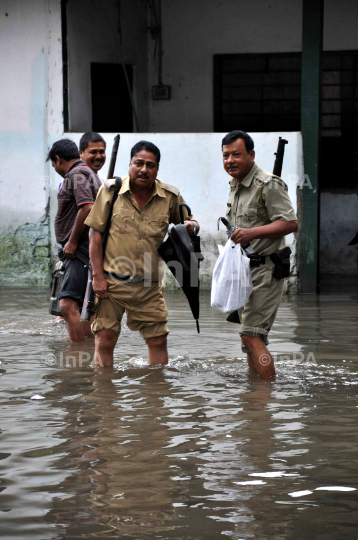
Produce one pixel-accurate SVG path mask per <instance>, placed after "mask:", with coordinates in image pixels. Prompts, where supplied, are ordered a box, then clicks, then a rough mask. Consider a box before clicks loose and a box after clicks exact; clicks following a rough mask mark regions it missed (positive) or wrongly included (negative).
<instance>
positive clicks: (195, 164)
mask: <svg viewBox="0 0 358 540" xmlns="http://www.w3.org/2000/svg"><path fill="white" fill-rule="evenodd" d="M114 135H115V134H108V133H107V134H105V135H104V138H105V140H106V142H107V148H108V152H107V156H108V157H107V163H106V165H105V166H104V168H103V169H102V171H101V173H103V174H104V177H107V168H108V165H109V156H110V152H111V148H112V144H113V138H114ZM280 135H283V136H284V137H286V138H287V139H288V140H289V144H288V145H287V146H286V154H285V160H284V166H283V171H282V177H283V178H284V180H285V181H286V183H287V184H288V187H289V195H290V198H291V200H292V203H293V205H294V207H295V210H296V209H297V206H296V186H297V183H298V179H299V178H301V177H302V139H301V135H300V133H293V132H290V133H283V134H281V133H280ZM67 136H68V137H69V138H71V139H72V140H74V141H75V142H76V143H78V142H79V139H80V137H81V134H78V133H70V134H67ZM222 137H223V134H221V133H170V134H163V133H141V134H133V133H126V134H124V135H122V137H121V143H120V147H119V152H118V158H117V165H116V170H115V174H116V175H117V176H124V175H126V174H127V172H128V164H129V156H130V149H131V148H132V146H133V145H134V144H135V143H136V142H138V140H140V139H146V140H149V141H151V142H153V143H154V144H156V145H157V146H158V147H159V148H160V151H161V153H162V158H161V163H160V168H159V174H158V177H159V179H160V180H162V181H163V182H168V183H169V184H174V185H175V186H177V187H178V188H179V189H180V191H181V193H182V195H183V197H184V198H185V200H186V201H187V203H188V204H189V205H190V207H191V209H192V212H193V214H194V216H195V217H196V218H197V220H198V221H199V223H200V226H201V232H200V237H201V239H202V250H203V253H204V256H205V261H204V263H203V265H202V270H201V277H202V283H203V286H207V287H208V286H210V283H211V272H212V268H213V264H214V263H215V261H216V259H217V256H218V250H217V244H218V243H223V242H226V235H225V234H224V232H223V227H222V228H221V231H222V232H221V233H218V231H217V220H218V218H219V217H220V216H222V215H225V211H226V203H227V198H228V192H229V188H228V181H229V178H230V177H229V176H228V175H227V174H226V172H225V171H224V169H223V166H222V157H221V140H222ZM254 140H255V148H256V157H257V163H258V165H260V167H262V168H264V169H267V170H269V171H271V170H272V168H273V163H274V152H275V151H276V148H277V141H278V134H277V133H255V136H254ZM50 178H51V230H52V240H53V242H52V245H53V251H54V252H55V249H56V242H55V237H54V228H53V220H54V216H55V213H56V206H57V201H56V195H57V189H58V184H59V182H60V181H61V178H60V176H59V175H57V174H56V173H55V171H53V170H52V171H51V173H50ZM287 240H288V243H291V242H292V241H293V235H290V236H289V237H288V238H287Z"/></svg>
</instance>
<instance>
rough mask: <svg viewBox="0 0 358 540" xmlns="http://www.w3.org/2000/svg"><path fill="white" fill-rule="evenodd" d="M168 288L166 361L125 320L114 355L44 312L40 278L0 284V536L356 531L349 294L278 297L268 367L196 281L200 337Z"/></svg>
mask: <svg viewBox="0 0 358 540" xmlns="http://www.w3.org/2000/svg"><path fill="white" fill-rule="evenodd" d="M166 298H167V303H168V308H169V319H170V328H171V334H170V336H169V355H170V362H169V365H168V366H167V367H165V368H164V369H163V368H148V367H147V360H146V346H145V345H144V344H143V342H142V340H141V338H140V336H139V335H138V334H136V333H132V332H130V331H129V330H128V329H127V328H126V327H125V328H124V330H123V332H122V336H121V338H120V342H119V344H118V345H117V347H116V350H115V366H114V368H113V370H112V369H97V368H94V366H93V363H92V356H93V340H91V339H88V340H87V341H86V343H85V344H81V345H77V346H74V345H71V344H70V343H69V341H68V338H67V334H66V330H65V328H64V326H63V325H62V324H58V325H55V326H48V325H44V324H43V323H45V322H47V321H50V320H51V319H52V317H51V316H50V315H48V313H47V306H48V291H43V290H36V291H35V292H33V293H30V292H29V290H28V289H23V290H21V289H16V290H15V289H14V290H10V289H8V290H3V291H2V292H1V293H0V302H1V304H0V305H1V314H0V315H1V322H0V339H1V361H2V364H1V366H0V385H1V397H0V401H1V423H0V427H1V435H0V460H1V461H0V467H1V477H0V491H1V493H0V510H1V511H0V536H1V537H2V538H5V539H7V540H10V539H15V538H16V539H21V540H25V539H39V540H47V539H66V540H67V539H72V538H73V539H74V538H81V539H92V538H94V539H106V538H123V539H127V538H128V539H143V540H146V539H148V540H149V539H150V540H151V539H193V540H194V539H195V540H197V539H218V538H232V539H238V540H239V539H251V538H254V539H260V540H261V539H274V540H281V539H282V540H286V539H320V540H321V539H324V540H332V539H334V540H336V539H343V538H344V539H353V538H357V536H358V529H357V526H358V491H357V488H358V478H357V450H358V431H357V427H356V426H357V412H358V396H357V394H358V333H357V322H358V305H357V304H358V303H357V297H350V296H339V295H335V296H322V295H321V296H319V297H316V296H306V297H304V296H301V297H298V299H296V298H288V299H287V298H285V299H284V301H283V303H282V305H281V307H280V310H279V314H278V317H277V320H276V323H275V326H274V328H273V331H272V335H271V341H270V346H269V348H270V350H271V351H272V352H274V353H275V359H276V362H275V363H276V369H277V378H276V380H274V381H262V380H260V379H258V378H257V376H256V375H253V374H249V373H248V371H247V368H246V361H245V360H244V355H243V353H242V352H241V348H240V345H239V339H238V332H237V329H238V328H237V326H236V325H234V324H230V323H226V322H225V316H224V315H222V314H220V313H218V312H216V311H214V310H213V309H211V308H210V305H209V304H210V297H209V294H208V292H206V291H203V293H202V295H201V334H200V335H199V336H198V335H197V334H196V329H195V324H194V321H193V319H192V317H191V315H190V313H189V311H188V308H187V304H186V302H185V301H184V299H183V295H182V293H181V291H169V292H168V293H167V294H166Z"/></svg>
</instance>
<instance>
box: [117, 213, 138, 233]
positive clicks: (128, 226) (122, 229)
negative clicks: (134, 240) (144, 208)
mask: <svg viewBox="0 0 358 540" xmlns="http://www.w3.org/2000/svg"><path fill="white" fill-rule="evenodd" d="M134 216H135V210H126V209H125V208H123V209H122V208H121V209H120V211H119V212H117V213H115V214H113V217H112V225H113V227H114V229H115V230H116V231H117V232H118V233H120V234H129V233H131V232H132V231H133V228H134Z"/></svg>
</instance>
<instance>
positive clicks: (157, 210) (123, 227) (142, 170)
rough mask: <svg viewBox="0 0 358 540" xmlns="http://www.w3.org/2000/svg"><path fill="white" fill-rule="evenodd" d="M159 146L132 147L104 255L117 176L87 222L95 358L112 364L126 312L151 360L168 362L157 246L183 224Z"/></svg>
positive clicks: (195, 226) (104, 189) (101, 194)
mask: <svg viewBox="0 0 358 540" xmlns="http://www.w3.org/2000/svg"><path fill="white" fill-rule="evenodd" d="M159 161H160V151H159V149H158V148H157V147H156V146H155V145H154V144H152V143H150V142H148V141H140V142H139V143H137V144H136V145H135V146H134V147H133V148H132V150H131V160H130V162H129V176H126V177H125V178H123V179H122V187H121V189H120V191H119V194H118V198H117V200H116V202H115V204H114V207H113V214H112V220H111V226H110V229H109V236H108V241H107V246H106V252H105V258H104V261H103V255H102V233H104V231H105V229H106V223H107V218H108V213H109V208H110V204H111V201H112V198H113V193H114V191H115V180H107V181H106V182H105V183H104V185H103V186H102V187H101V188H100V190H99V192H98V196H97V199H96V202H95V204H94V205H93V208H92V210H91V213H90V214H89V216H88V218H87V220H86V225H88V226H89V227H91V229H92V230H91V234H90V257H91V263H92V269H93V290H94V292H95V294H96V297H97V299H98V300H97V310H96V318H95V321H94V323H93V324H92V331H93V333H94V334H95V343H96V353H95V362H96V364H97V365H101V366H111V365H113V350H114V347H115V344H116V342H117V339H118V336H119V334H120V331H121V319H122V317H123V314H124V312H125V311H126V312H127V325H128V327H129V328H130V330H139V332H140V334H141V336H142V337H143V338H144V340H145V341H146V343H147V345H148V361H149V364H151V365H156V364H166V363H167V362H168V352H167V334H168V333H169V329H168V327H167V320H168V313H167V308H166V305H165V301H164V297H163V287H162V285H161V280H162V275H163V265H164V263H163V261H162V260H161V259H160V257H159V255H158V252H157V249H158V247H159V245H160V244H161V243H162V241H163V239H164V236H165V235H166V233H167V230H168V227H169V223H175V224H178V223H180V215H179V204H180V203H181V202H184V199H183V197H182V196H181V195H180V193H179V190H178V189H177V188H176V187H174V186H171V185H169V184H163V183H162V182H160V180H158V179H157V173H158V169H159ZM185 225H186V228H187V230H188V232H189V233H190V234H191V233H193V232H195V229H196V230H199V225H198V223H197V222H196V221H194V218H193V216H188V220H187V221H185Z"/></svg>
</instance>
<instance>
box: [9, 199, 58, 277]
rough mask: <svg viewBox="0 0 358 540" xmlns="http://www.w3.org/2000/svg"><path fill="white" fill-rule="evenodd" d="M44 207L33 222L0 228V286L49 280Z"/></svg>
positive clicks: (46, 220) (48, 254)
mask: <svg viewBox="0 0 358 540" xmlns="http://www.w3.org/2000/svg"><path fill="white" fill-rule="evenodd" d="M50 269H51V256H50V230H49V215H48V207H47V209H46V213H45V214H44V215H43V216H42V217H41V218H40V219H39V220H38V221H37V222H36V223H25V224H23V225H20V226H19V227H17V228H16V229H13V228H12V227H9V228H4V227H3V228H1V229H0V286H13V285H18V286H20V287H21V286H31V285H44V286H49V285H50V283H51V271H50Z"/></svg>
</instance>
